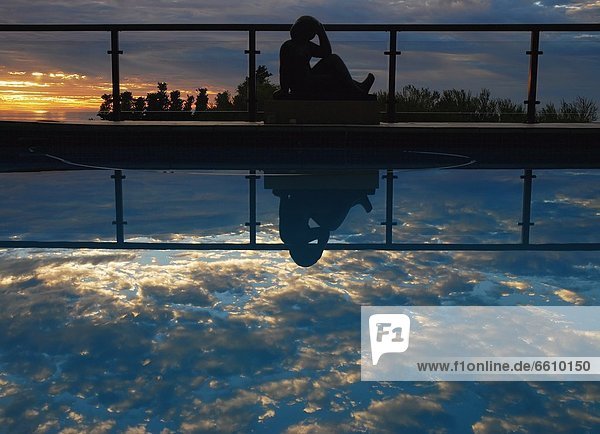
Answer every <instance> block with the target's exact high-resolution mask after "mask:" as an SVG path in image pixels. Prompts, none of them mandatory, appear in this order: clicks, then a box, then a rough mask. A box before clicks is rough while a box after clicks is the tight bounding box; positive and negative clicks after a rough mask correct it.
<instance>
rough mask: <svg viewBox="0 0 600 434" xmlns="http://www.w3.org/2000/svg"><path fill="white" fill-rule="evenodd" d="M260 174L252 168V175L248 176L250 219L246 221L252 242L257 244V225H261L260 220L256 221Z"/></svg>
mask: <svg viewBox="0 0 600 434" xmlns="http://www.w3.org/2000/svg"><path fill="white" fill-rule="evenodd" d="M259 178H260V176H258V175H257V174H256V170H251V171H250V175H247V176H246V179H247V180H248V187H249V188H248V217H249V220H250V221H248V222H246V226H248V227H249V229H250V244H252V245H254V244H256V227H257V226H259V225H260V222H257V221H256V180H257V179H259Z"/></svg>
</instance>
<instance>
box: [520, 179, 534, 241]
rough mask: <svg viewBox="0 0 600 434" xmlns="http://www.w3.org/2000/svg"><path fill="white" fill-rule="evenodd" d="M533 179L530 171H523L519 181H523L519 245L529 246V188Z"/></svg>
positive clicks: (530, 223)
mask: <svg viewBox="0 0 600 434" xmlns="http://www.w3.org/2000/svg"><path fill="white" fill-rule="evenodd" d="M533 178H535V175H533V171H532V170H531V169H525V170H524V171H523V175H521V179H522V180H523V215H522V217H521V221H520V222H519V226H521V244H529V229H530V228H531V226H533V223H532V222H531V187H532V180H533Z"/></svg>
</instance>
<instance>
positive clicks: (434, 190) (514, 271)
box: [0, 171, 600, 433]
mask: <svg viewBox="0 0 600 434" xmlns="http://www.w3.org/2000/svg"><path fill="white" fill-rule="evenodd" d="M109 175H110V173H108V172H99V173H98V172H85V173H79V174H37V175H33V174H27V175H16V174H10V175H6V176H3V177H2V180H3V183H2V187H3V191H4V193H5V195H4V199H3V200H4V202H3V203H4V205H5V206H3V208H2V219H1V220H2V224H3V225H4V226H2V228H3V231H4V233H5V234H8V235H10V234H14V233H19V234H29V235H30V236H34V235H36V234H40V233H41V234H44V235H45V237H46V239H47V238H56V237H61V238H62V236H63V235H65V234H69V233H70V232H69V230H74V232H75V233H76V234H77V235H78V236H81V237H82V238H84V239H85V238H88V239H89V238H94V237H96V236H98V235H97V232H98V231H99V230H98V227H100V228H101V230H102V233H101V235H102V236H105V237H109V236H111V235H112V233H113V232H112V231H113V230H114V228H113V227H112V226H111V225H110V221H111V220H112V219H113V217H114V208H113V203H112V196H111V194H112V188H113V184H112V181H111V180H110V178H109ZM171 175H172V176H171ZM400 175H401V176H400V177H399V180H398V183H399V184H397V187H398V188H397V189H396V191H397V192H399V194H398V197H399V198H400V199H401V201H402V202H401V203H402V205H401V206H399V207H398V208H397V209H396V210H395V215H396V217H397V218H398V219H399V220H401V221H402V220H403V219H404V218H406V220H409V219H410V222H411V224H413V225H414V226H413V228H417V229H404V228H403V230H406V231H407V232H406V236H407V238H411V237H412V238H413V239H414V238H419V237H420V236H422V235H423V234H422V233H421V232H420V231H419V229H418V228H423V227H428V226H427V225H433V227H434V228H435V230H436V231H439V230H440V229H438V227H443V225H444V222H446V224H447V222H448V221H450V222H452V224H451V225H448V226H447V229H444V230H445V231H449V230H451V229H452V228H460V231H458V229H457V232H455V234H456V233H458V234H461V235H463V234H468V233H471V232H468V231H472V232H474V233H476V234H477V236H476V237H474V238H475V239H477V237H482V238H483V239H484V240H492V241H494V240H495V238H494V236H493V235H490V234H489V233H488V232H489V231H490V230H491V229H492V228H496V229H497V230H506V231H507V233H509V232H508V227H509V224H514V221H513V220H511V216H512V214H514V213H513V211H515V210H516V214H517V217H516V219H514V220H518V217H519V205H520V203H519V198H520V196H519V192H520V189H521V184H520V180H519V178H518V175H519V173H517V172H510V173H500V174H496V175H494V174H493V173H490V174H487V175H485V177H484V178H477V179H478V180H482V179H486V180H490V181H491V186H490V187H489V188H479V187H478V186H476V185H473V179H474V178H473V176H475V175H476V176H479V177H482V176H483V175H484V174H482V173H481V172H469V173H464V172H460V173H456V172H448V171H446V172H441V173H440V172H432V171H429V173H427V174H425V173H423V175H424V176H420V174H419V172H413V173H412V174H411V176H414V178H413V180H414V182H415V183H416V184H417V185H416V186H415V185H413V184H412V183H410V182H408V176H402V174H400ZM127 176H128V178H127V180H125V182H124V191H125V195H126V198H127V199H128V200H131V201H132V202H131V203H130V204H129V205H126V208H125V211H126V218H127V220H129V226H130V227H128V228H127V229H128V230H130V231H131V232H132V233H134V232H137V233H140V234H144V235H149V236H157V237H164V238H167V239H171V238H170V237H172V239H173V240H180V239H190V238H193V237H194V236H196V235H198V234H200V235H203V234H205V233H215V232H216V233H225V235H227V234H228V233H230V232H232V231H233V229H232V228H237V227H238V226H241V225H242V224H243V221H245V219H246V218H247V196H246V191H247V190H246V188H247V184H246V182H247V181H246V180H245V179H244V178H243V177H236V179H235V180H231V179H230V180H224V179H223V177H218V178H219V180H216V179H215V178H217V177H214V176H213V177H210V179H208V180H207V179H201V178H202V177H201V176H197V175H192V174H184V173H176V174H170V175H163V174H155V173H141V172H130V173H127ZM237 178H239V179H237ZM544 179H549V178H548V174H545V176H544ZM590 179H591V178H590ZM590 179H588V178H586V177H585V176H583V175H581V176H578V177H577V180H578V182H576V183H575V182H574V183H573V185H572V187H569V188H572V190H569V191H568V193H564V194H565V197H577V198H589V197H590V195H591V193H592V192H593V187H589V184H592V186H593V185H594V184H593V181H590ZM567 180H570V178H568V177H567V178H565V176H564V174H563V175H560V174H557V176H556V178H553V181H552V183H553V185H555V184H564V185H567V184H570V183H569V182H563V181H567ZM495 181H497V184H496V182H495ZM538 181H539V184H537V183H538ZM505 182H508V186H506V184H505ZM440 185H444V186H445V187H446V188H447V193H446V195H444V194H442V192H441V189H440V188H439V186H440ZM538 185H539V186H540V189H539V190H536V189H535V188H537V186H538ZM542 185H544V184H543V183H542V180H541V177H540V178H539V179H537V180H536V184H534V197H535V194H536V193H537V194H539V193H541V192H542V190H541V186H542ZM465 187H468V188H466V189H465ZM565 188H566V187H565ZM461 192H462V195H461ZM515 192H516V194H514V193H515ZM52 194H53V195H52ZM269 194H270V193H269ZM378 194H379V196H375V197H376V198H377V199H376V200H374V201H373V205H374V206H375V209H374V210H373V214H369V215H367V216H365V214H364V213H357V214H356V218H355V219H354V220H352V221H351V222H350V224H349V225H348V226H343V227H341V228H340V230H339V235H340V236H341V237H347V236H349V234H351V233H352V232H353V231H355V230H362V231H363V232H364V233H363V234H361V237H363V238H361V239H364V240H365V241H373V240H376V241H381V233H375V232H371V231H370V230H367V229H365V227H364V222H365V221H366V220H367V219H370V223H371V226H370V227H373V226H377V228H378V229H379V222H380V221H381V220H380V216H374V215H375V214H376V213H377V212H380V214H381V210H382V209H383V208H382V205H383V197H385V195H384V194H383V192H382V190H380V191H379V192H378ZM424 197H427V198H428V200H427V201H425V200H424V199H423V198H424ZM25 198H27V199H30V201H26V200H25ZM515 198H516V200H517V205H516V206H515V207H514V209H513V208H511V206H512V204H513V203H514V200H515ZM82 204H85V208H82ZM199 204H202V205H204V206H205V207H208V208H205V209H203V208H202V206H201V205H199ZM259 204H260V205H261V206H264V207H265V209H262V210H261V212H263V213H264V215H266V216H267V217H269V218H270V220H266V221H270V222H272V225H271V226H269V231H268V232H267V234H270V235H269V237H270V238H269V240H273V238H276V237H277V226H276V223H277V203H276V201H273V200H272V201H270V202H269V201H267V200H265V201H261V200H259ZM267 204H270V206H271V207H272V208H268V209H267V208H266V207H267ZM584 205H585V204H583V203H577V204H573V207H571V208H570V211H569V212H570V213H573V215H576V216H580V214H578V213H580V212H583V211H582V209H583V208H584ZM57 209H58V210H59V211H60V212H57V211H56V210H57ZM478 209H479V210H480V211H481V212H482V213H483V214H484V215H485V217H484V218H482V219H481V220H478V219H477V218H476V217H477V213H476V211H477V210H478ZM511 210H512V211H511ZM134 211H135V212H134ZM149 211H150V214H149ZM409 212H410V213H411V214H409ZM581 215H585V214H581ZM68 216H77V217H78V219H74V218H73V219H70V220H69V219H67V218H66V217H68ZM51 217H52V218H51ZM54 217H56V219H55V220H56V221H55V224H54V225H50V223H51V222H52V221H53V219H54ZM63 217H64V218H63ZM261 220H263V218H262V217H261ZM558 220H560V219H558ZM511 221H512V223H510V222H511ZM198 222H201V223H202V224H201V225H200V226H199V225H198ZM174 223H175V224H174ZM536 226H537V225H536ZM199 227H200V229H198V228H199ZM15 228H16V229H15ZM429 228H431V226H429ZM11 229H14V230H11ZM261 229H262V227H261ZM515 229H516V230H517V231H518V228H515ZM205 230H206V232H205ZM173 231H177V232H178V235H177V236H172V235H171V234H172V233H173ZM588 231H589V229H588ZM425 235H426V236H428V235H427V234H425ZM438 235H440V234H438ZM398 239H399V238H396V240H398ZM596 263H597V253H595V252H571V253H566V252H547V253H543V252H377V251H327V252H325V254H324V256H323V259H322V261H320V262H319V263H317V264H316V265H315V266H314V267H311V268H309V269H300V268H298V267H297V266H295V265H294V264H293V262H292V261H291V260H290V259H289V254H288V252H286V251H280V252H227V251H214V252H198V251H195V252H187V251H182V252H169V251H127V252H124V251H111V252H109V251H86V250H79V251H64V250H39V249H29V250H6V249H5V250H2V251H0V299H1V304H2V307H3V308H2V310H0V329H1V330H3V332H2V333H0V423H1V424H2V426H3V427H6V429H7V430H10V431H19V430H24V431H27V432H35V431H36V429H38V430H39V431H43V430H44V429H46V430H48V431H60V430H68V429H72V430H79V431H88V432H91V431H93V430H94V429H96V430H98V431H101V430H102V429H105V430H113V431H119V432H126V431H127V429H138V430H142V429H144V430H146V431H150V432H161V430H163V429H165V430H170V431H172V432H181V431H186V430H188V431H189V430H197V431H199V432H202V431H204V432H215V431H216V432H218V430H221V431H222V432H227V431H239V432H248V431H252V430H254V431H256V432H286V430H287V432H290V433H301V432H319V430H320V432H335V431H342V432H344V431H345V432H352V431H359V430H363V431H365V430H369V429H370V428H372V431H374V432H377V430H379V432H397V431H399V430H401V429H402V430H404V431H403V432H427V430H437V431H438V432H444V430H446V432H449V433H452V432H469V431H471V430H473V429H478V430H480V431H479V432H495V431H494V430H496V431H497V430H498V429H499V427H502V423H506V424H508V425H507V426H513V425H514V426H520V427H523V430H525V431H526V432H527V431H529V432H532V431H535V430H536V429H538V428H539V427H541V426H542V425H540V424H541V423H542V422H541V419H540V418H541V417H543V418H546V419H547V420H550V421H551V422H552V423H553V424H554V425H555V426H557V427H558V428H557V429H556V430H557V431H558V432H578V431H582V430H585V429H586V427H587V426H590V425H591V424H593V423H595V419H594V418H593V417H591V416H594V411H593V409H594V408H595V407H593V406H594V405H596V404H595V403H596V402H598V400H599V399H600V398H599V396H600V388H599V387H598V385H596V384H594V383H577V384H575V383H568V384H558V383H551V384H541V383H509V384H497V383H494V384H488V383H459V384H456V383H362V382H360V366H359V364H358V363H359V360H360V353H359V349H360V335H359V326H360V306H361V305H407V306H411V305H440V304H458V305H461V304H463V305H469V304H472V305H481V304H487V305H496V304H507V303H508V304H515V303H517V302H518V303H522V304H533V305H535V304H539V305H548V304H550V305H552V304H573V303H579V302H582V303H584V304H597V302H598V300H599V299H600V293H599V292H598V288H597V284H596V282H597V281H598V279H599V274H598V273H599V271H600V269H599V268H598V267H597V266H595V264H596ZM503 294H509V296H507V297H503V296H502V295H503ZM566 344H567V343H565V345H566ZM585 414H588V415H590V416H589V417H586V416H585ZM501 421H506V422H501ZM17 424H18V425H17ZM486 430H487V431H486ZM561 430H562V431H561ZM549 431H552V429H551V430H549ZM476 432H477V431H476Z"/></svg>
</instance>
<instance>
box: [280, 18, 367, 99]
mask: <svg viewBox="0 0 600 434" xmlns="http://www.w3.org/2000/svg"><path fill="white" fill-rule="evenodd" d="M290 35H291V39H290V40H288V41H286V42H284V44H283V45H282V46H281V50H280V51H279V59H280V67H279V76H280V84H281V90H279V91H277V92H276V93H275V97H277V98H285V97H290V96H291V97H297V98H310V99H327V98H335V99H363V98H365V97H366V96H367V95H368V92H369V89H370V88H371V86H372V85H373V82H374V81H375V77H374V76H373V74H369V75H368V76H367V78H366V79H365V80H364V81H362V82H358V81H355V80H353V79H352V77H351V76H350V72H349V71H348V68H347V67H346V65H345V64H344V62H343V61H342V59H340V57H339V56H337V55H336V54H332V52H331V44H330V43H329V38H328V37H327V34H326V33H325V29H324V28H323V25H322V24H321V23H320V22H319V21H317V19H315V18H313V17H309V16H302V17H300V18H298V20H296V23H295V24H294V25H293V26H292V28H291V30H290ZM315 36H318V37H319V44H318V45H317V44H315V43H314V42H311V39H313V38H314V37H315ZM313 57H318V58H321V60H320V61H319V62H318V63H317V64H316V65H315V66H314V67H312V68H311V66H310V59H311V58H313Z"/></svg>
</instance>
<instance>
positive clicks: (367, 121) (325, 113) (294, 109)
mask: <svg viewBox="0 0 600 434" xmlns="http://www.w3.org/2000/svg"><path fill="white" fill-rule="evenodd" d="M265 124H341V125H377V124H379V108H378V106H377V101H374V100H367V101H311V100H309V101H305V100H271V101H266V102H265Z"/></svg>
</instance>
